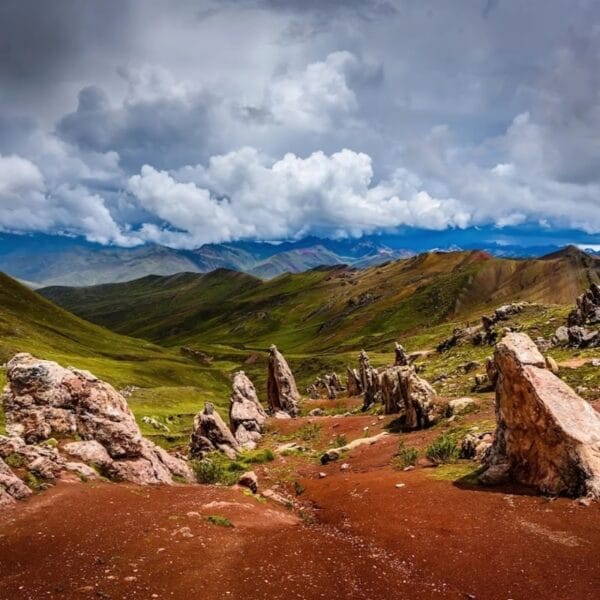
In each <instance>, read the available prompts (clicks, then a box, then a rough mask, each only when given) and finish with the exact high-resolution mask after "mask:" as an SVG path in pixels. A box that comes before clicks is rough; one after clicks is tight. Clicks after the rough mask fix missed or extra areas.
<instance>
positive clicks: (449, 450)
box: [425, 432, 459, 464]
mask: <svg viewBox="0 0 600 600" xmlns="http://www.w3.org/2000/svg"><path fill="white" fill-rule="evenodd" d="M458 454H459V450H458V444H457V436H456V434H452V433H449V432H444V433H442V434H441V435H439V436H438V437H436V438H435V439H434V440H433V442H431V444H429V446H427V448H426V449H425V456H426V457H427V458H428V459H429V460H432V461H433V462H435V463H438V464H443V463H452V462H456V460H458Z"/></svg>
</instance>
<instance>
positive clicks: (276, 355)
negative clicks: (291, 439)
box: [267, 345, 300, 417]
mask: <svg viewBox="0 0 600 600" xmlns="http://www.w3.org/2000/svg"><path fill="white" fill-rule="evenodd" d="M267 399H268V401H269V408H270V410H271V412H272V413H274V414H275V413H277V412H284V413H287V414H288V415H289V416H290V417H297V416H298V402H299V400H300V394H299V393H298V388H297V387H296V380H295V379H294V375H293V374H292V371H291V369H290V367H289V366H288V364H287V361H286V360H285V358H284V357H283V355H282V354H281V352H279V350H277V346H275V345H273V346H271V348H270V349H269V379H268V382H267Z"/></svg>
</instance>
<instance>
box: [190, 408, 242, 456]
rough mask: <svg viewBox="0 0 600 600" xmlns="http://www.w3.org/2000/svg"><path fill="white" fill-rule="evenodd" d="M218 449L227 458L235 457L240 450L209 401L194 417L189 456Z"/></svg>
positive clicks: (202, 454) (200, 454)
mask: <svg viewBox="0 0 600 600" xmlns="http://www.w3.org/2000/svg"><path fill="white" fill-rule="evenodd" d="M215 450H219V451H220V452H223V453H224V454H225V455H226V456H228V457H229V458H232V459H233V458H235V457H236V456H237V454H238V452H239V451H240V450H241V448H240V445H239V444H238V441H237V440H236V439H235V437H234V436H233V433H231V431H230V430H229V427H227V425H226V424H225V421H223V419H222V418H221V416H220V415H219V413H218V412H217V411H216V410H215V407H214V405H213V404H211V403H210V402H207V403H206V404H205V405H204V409H203V410H202V411H200V412H199V413H198V414H197V415H196V416H195V418H194V426H193V429H192V435H191V438H190V456H191V457H192V458H202V457H203V456H204V455H205V454H208V453H209V452H214V451H215Z"/></svg>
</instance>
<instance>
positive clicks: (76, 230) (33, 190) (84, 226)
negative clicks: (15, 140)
mask: <svg viewBox="0 0 600 600" xmlns="http://www.w3.org/2000/svg"><path fill="white" fill-rule="evenodd" d="M0 228H2V229H4V230H5V231H41V232H56V231H61V232H64V233H69V234H78V235H84V236H86V237H87V239H89V240H90V241H96V242H100V243H102V244H108V243H116V244H124V245H129V244H132V243H133V244H135V243H139V241H136V240H132V239H131V238H129V237H128V236H126V235H123V234H122V232H121V230H120V228H119V226H118V225H117V224H116V223H115V221H114V220H113V218H112V216H111V214H110V212H109V210H108V209H107V208H106V206H105V204H104V201H103V200H102V198H101V197H100V196H98V195H95V194H90V193H89V192H88V191H87V190H85V189H84V188H81V187H73V186H69V185H67V184H63V185H60V186H58V187H57V188H56V189H54V190H51V191H50V190H48V189H47V187H46V183H45V181H44V177H43V175H42V173H41V172H40V170H39V168H38V167H37V166H36V165H35V164H33V163H32V162H31V161H29V160H27V159H25V158H22V157H20V156H16V155H12V156H1V155H0Z"/></svg>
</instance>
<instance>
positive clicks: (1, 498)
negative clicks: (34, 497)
mask: <svg viewBox="0 0 600 600" xmlns="http://www.w3.org/2000/svg"><path fill="white" fill-rule="evenodd" d="M30 495H31V490H30V489H29V488H28V487H27V486H26V485H25V484H24V483H23V482H22V481H21V480H20V479H19V478H18V477H17V476H16V475H15V474H14V473H13V472H12V470H11V469H10V467H9V466H8V465H7V464H6V463H5V462H4V460H2V458H0V507H1V506H6V505H9V504H12V503H13V502H14V501H15V500H22V499H23V498H27V496H30Z"/></svg>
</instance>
